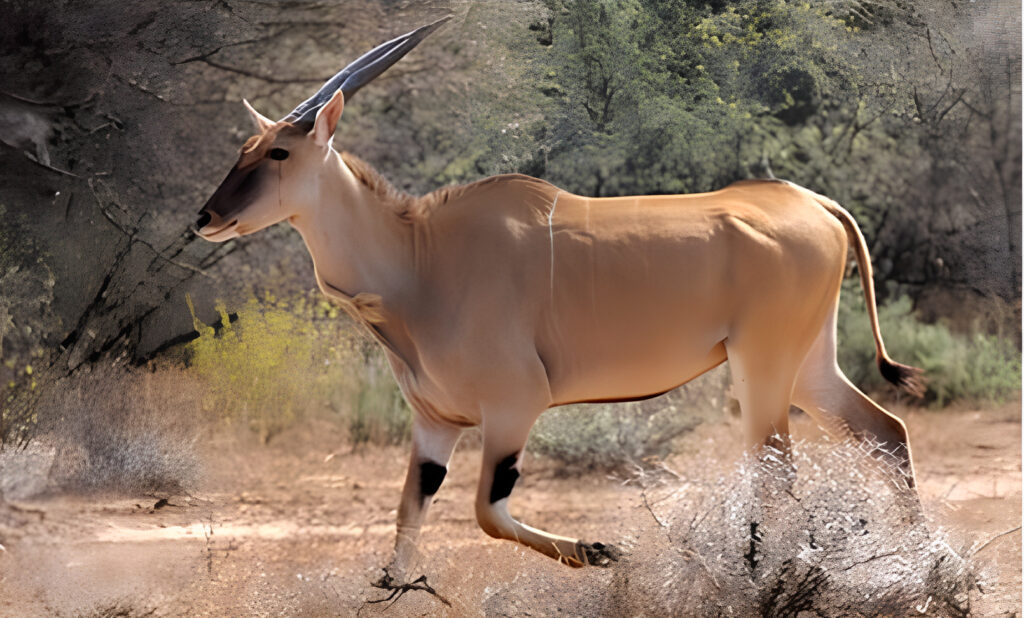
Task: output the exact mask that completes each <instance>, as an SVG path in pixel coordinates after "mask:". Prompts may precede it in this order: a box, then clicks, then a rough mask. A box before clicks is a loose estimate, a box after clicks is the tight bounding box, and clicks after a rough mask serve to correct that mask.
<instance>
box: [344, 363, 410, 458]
mask: <svg viewBox="0 0 1024 618" xmlns="http://www.w3.org/2000/svg"><path fill="white" fill-rule="evenodd" d="M373 352H375V353H373V354H368V355H367V357H366V360H365V362H364V363H363V367H362V368H361V370H362V371H363V372H364V375H363V377H362V379H361V380H360V381H359V384H358V386H357V388H356V389H355V392H354V395H353V398H354V402H353V404H352V411H351V413H350V414H349V417H348V428H349V440H350V441H351V442H352V446H353V447H356V448H358V447H359V446H361V445H364V444H380V445H389V444H401V443H403V442H405V441H406V440H408V439H409V436H410V435H411V433H412V411H411V410H410V409H409V406H408V404H406V403H405V399H404V398H403V397H402V392H401V391H400V390H399V389H398V385H397V384H395V380H394V378H393V377H392V376H391V371H390V370H389V369H388V367H387V363H386V362H385V359H384V357H383V355H382V354H380V353H379V351H377V350H374V351H373Z"/></svg>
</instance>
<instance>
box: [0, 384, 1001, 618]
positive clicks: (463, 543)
mask: <svg viewBox="0 0 1024 618" xmlns="http://www.w3.org/2000/svg"><path fill="white" fill-rule="evenodd" d="M897 412H898V413H900V414H901V415H902V416H903V417H904V418H905V419H906V420H907V422H908V425H909V428H910V435H911V436H912V440H913V446H914V456H915V459H916V463H917V473H918V478H919V482H920V489H921V494H922V497H923V499H924V502H925V507H926V511H927V512H928V515H929V518H930V519H931V521H932V525H934V526H939V527H943V528H945V529H947V530H948V531H949V533H950V535H951V537H950V538H954V539H957V540H959V541H962V542H965V543H966V544H967V545H968V546H969V545H970V543H971V542H972V541H973V542H976V543H977V544H979V545H980V544H981V543H984V542H986V541H988V540H989V539H992V538H993V537H996V535H999V534H1000V533H1004V532H1007V531H1011V530H1013V529H1014V528H1017V527H1018V526H1020V524H1021V416H1020V404H1019V403H1016V404H1012V405H1005V406H1000V407H996V408H992V409H986V410H947V411H941V412H935V411H916V410H909V411H908V410H900V409H897ZM795 432H796V434H797V436H806V437H808V438H809V439H815V438H814V437H815V436H816V435H817V429H816V428H815V427H814V426H813V425H812V424H810V423H809V422H808V421H806V419H797V420H796V421H795ZM737 434H738V427H737V426H736V425H735V424H734V423H732V422H721V423H712V424H705V425H702V426H700V427H699V428H698V429H697V430H696V431H694V432H693V433H692V434H690V435H689V436H687V437H686V438H685V440H684V443H683V444H682V448H681V449H680V454H679V455H677V456H675V457H673V458H672V459H671V460H670V461H669V462H668V464H669V465H670V467H671V468H672V469H674V470H676V471H678V472H680V473H681V474H682V475H686V474H687V473H688V471H693V472H694V473H696V472H698V471H701V470H706V469H708V468H709V467H714V466H729V465H730V463H729V462H730V461H732V460H733V459H734V458H735V457H737V456H738V454H739V453H740V445H739V443H738V440H737V438H736V436H737ZM339 442H340V432H339V431H338V430H337V429H336V428H334V427H333V426H330V425H327V424H324V425H323V426H320V425H316V426H307V427H305V428H303V429H302V430H295V431H292V432H290V433H287V434H285V435H282V436H281V437H280V438H278V439H277V440H276V441H275V442H273V443H271V445H269V446H266V447H263V446H258V445H257V444H256V442H255V440H253V439H252V438H251V437H248V436H243V437H239V436H237V435H224V436H221V437H220V438H217V439H216V440H215V441H214V442H212V443H210V444H209V445H207V447H206V448H205V454H204V459H205V466H206V473H205V477H204V479H203V481H202V483H201V485H200V487H199V489H198V490H197V491H195V493H193V494H192V495H188V496H183V495H175V496H136V497H132V498H124V497H102V496H67V495H62V496H50V497H45V498H34V499H31V500H25V501H20V502H13V503H8V504H7V505H6V506H4V505H2V504H0V543H2V544H3V548H4V549H3V551H0V614H2V615H4V616H49V615H56V616H143V615H153V616H178V615H189V616H249V615H318V616H319V615H324V616H326V615H343V616H348V615H355V614H357V612H358V613H359V614H360V615H375V614H377V613H380V612H382V611H384V608H385V605H383V604H379V605H371V604H366V603H365V602H366V601H367V600H371V599H378V598H380V597H381V596H382V595H381V593H380V591H378V590H374V589H372V588H371V587H370V586H369V585H368V584H369V582H370V581H371V580H374V579H376V578H377V577H378V576H379V574H380V573H379V570H378V567H380V566H381V565H383V564H384V563H385V562H386V560H387V558H388V556H389V550H390V548H391V544H392V542H393V534H394V518H395V506H396V504H397V500H398V494H399V491H400V486H401V482H402V478H403V474H404V470H405V466H406V452H405V449H403V448H386V449H368V450H366V451H365V452H359V453H351V452H346V450H345V448H344V447H340V446H339ZM467 442H471V441H467ZM336 450H337V451H340V452H335V451H336ZM332 454H333V455H332ZM478 459H479V453H478V452H477V451H475V450H474V449H473V448H472V446H465V447H460V450H459V451H458V452H457V453H456V455H455V457H454V459H453V462H452V466H451V472H450V473H449V476H448V479H447V480H446V481H445V483H444V486H443V487H442V490H441V491H440V493H439V494H438V498H437V500H436V502H435V504H434V506H433V507H432V510H431V513H430V517H429V523H428V525H427V526H426V527H425V529H424V531H423V537H422V539H421V543H420V552H421V554H420V556H419V562H418V564H417V569H416V573H424V574H426V575H427V577H428V581H429V583H430V584H431V585H433V586H434V587H435V588H436V589H437V591H438V593H440V594H441V595H443V596H444V597H445V598H446V600H447V601H448V602H450V603H451V606H450V607H448V606H445V605H443V604H442V603H441V601H439V600H438V599H436V598H435V597H432V596H430V595H427V594H425V593H422V592H416V593H410V594H408V595H407V596H405V597H404V598H401V599H399V600H398V602H397V603H396V604H395V605H394V606H392V607H390V608H389V609H387V610H386V614H385V615H395V616H421V615H424V616H425V615H455V616H462V615H520V612H519V611H517V609H516V607H517V606H516V601H515V599H516V598H521V599H523V600H527V599H528V600H529V601H530V606H531V607H533V608H536V607H537V604H538V599H540V600H541V601H543V598H544V597H545V595H559V594H561V595H563V596H564V595H565V594H567V593H575V594H579V595H582V596H583V597H585V596H586V595H587V591H588V590H592V589H593V587H594V586H601V585H605V584H606V583H607V578H605V579H601V578H600V577H597V576H595V575H594V574H593V572H594V571H596V570H597V569H590V570H586V569H583V570H571V569H568V568H567V567H563V566H560V565H558V564H556V563H554V562H553V561H551V560H549V559H547V558H544V557H542V556H539V555H536V554H534V553H531V552H527V551H524V550H522V549H520V548H518V547H517V546H516V545H514V544H513V543H509V542H499V541H495V540H492V539H490V538H488V537H486V536H485V535H484V534H483V533H482V532H481V531H480V530H479V529H478V528H477V526H476V523H475V521H474V517H473V501H472V496H473V493H474V491H475V483H476V472H477V466H478ZM559 473H560V469H559V466H557V465H556V464H553V463H552V462H546V461H540V460H537V459H529V460H528V461H527V469H526V473H525V476H524V477H523V479H522V480H521V481H520V484H519V486H518V487H517V488H516V492H515V494H514V495H513V499H512V505H511V510H512V512H513V515H515V516H516V517H517V518H519V519H520V520H522V521H524V522H527V523H530V524H531V525H534V526H537V527H540V528H543V529H547V530H550V531H553V532H558V533H564V534H571V535H576V536H580V537H582V538H584V539H587V540H590V541H612V542H616V541H617V539H619V538H620V537H622V536H623V535H624V534H627V532H628V530H627V529H629V528H630V526H632V525H633V524H635V523H636V522H638V521H640V520H641V519H643V518H645V517H649V514H648V513H647V512H646V511H645V510H644V509H643V508H642V506H641V500H640V491H639V489H638V488H637V485H636V483H627V482H624V479H622V478H616V477H613V476H608V475H601V474H590V475H586V476H583V477H569V478H567V477H564V476H561V475H560V474H559ZM161 498H166V500H167V502H166V504H161V505H160V508H154V507H155V506H156V505H157V503H158V500H159V499H161ZM977 560H978V561H980V563H982V564H983V565H984V567H985V569H986V572H987V573H988V577H987V578H986V579H985V580H984V583H983V587H982V592H981V593H979V594H978V595H977V596H976V598H975V603H974V615H979V616H1003V615H1006V616H1014V615H1020V610H1021V596H1020V590H1021V534H1020V531H1019V528H1018V529H1017V531H1015V532H1010V533H1008V534H1005V535H1003V536H1000V537H998V538H996V539H995V540H994V541H992V542H991V543H990V544H989V545H987V546H986V547H984V548H983V549H982V550H981V551H980V552H979V553H978V554H977ZM527 574H528V577H527ZM538 581H547V582H549V583H550V585H538V584H537V582H538ZM520 582H526V583H523V584H522V585H520V584H519V583H520ZM499 591H500V592H501V593H502V595H503V596H501V599H503V600H502V602H501V606H500V607H496V606H495V603H494V602H493V599H494V595H495V594H496V593H498V592H499ZM510 591H511V592H510ZM510 594H511V597H510ZM509 598H512V601H508V599H509ZM552 598H553V597H552ZM581 598H582V597H581ZM489 600H490V601H491V602H488V601H489ZM541 606H543V603H542V602H541ZM533 611H536V610H533ZM588 611H590V610H588ZM908 611H909V610H908ZM550 613H559V615H565V614H566V613H567V612H566V611H565V610H564V606H559V607H553V608H552V610H551V612H550ZM568 613H572V612H571V611H569V612H568ZM581 613H584V612H583V610H581ZM911 613H913V612H911ZM533 615H536V613H534V614H533Z"/></svg>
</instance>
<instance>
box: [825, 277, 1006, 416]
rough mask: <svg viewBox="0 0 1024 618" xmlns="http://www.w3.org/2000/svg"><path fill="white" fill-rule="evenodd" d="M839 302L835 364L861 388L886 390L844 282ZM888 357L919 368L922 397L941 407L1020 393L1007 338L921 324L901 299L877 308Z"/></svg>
mask: <svg viewBox="0 0 1024 618" xmlns="http://www.w3.org/2000/svg"><path fill="white" fill-rule="evenodd" d="M847 284H848V285H846V286H844V290H843V295H842V297H841V300H840V303H839V323H838V327H837V328H838V335H839V341H838V344H839V350H838V356H839V365H840V367H842V369H843V371H844V372H845V373H846V375H847V376H848V377H849V378H850V380H851V381H852V382H854V383H855V384H857V385H858V386H859V387H860V388H862V389H865V390H879V389H883V388H889V385H888V383H887V382H885V380H884V379H883V378H882V376H881V375H880V374H879V372H878V369H877V367H876V366H875V343H874V339H873V338H872V335H871V327H870V323H869V322H868V316H867V310H866V308H865V306H864V297H863V295H862V294H861V291H860V287H859V285H857V284H856V282H853V281H849V282H847ZM878 317H879V322H880V326H881V329H882V337H883V339H884V340H885V346H886V349H887V350H888V352H889V355H890V356H892V357H893V358H894V359H895V360H897V361H899V362H902V363H907V364H910V365H914V366H917V367H920V368H921V369H923V370H924V373H925V378H926V379H927V381H928V392H927V393H926V395H925V398H926V400H927V401H929V402H930V403H932V404H933V405H936V406H942V405H945V404H948V403H949V402H951V401H953V400H957V399H963V400H968V401H1002V400H1005V399H1007V398H1009V397H1012V396H1014V395H1016V394H1019V393H1020V384H1021V355H1020V352H1019V351H1018V350H1017V346H1016V344H1015V343H1014V342H1013V341H1012V340H1011V339H1010V338H1004V337H1000V336H993V335H985V334H982V333H975V334H973V335H959V334H955V333H953V332H951V331H950V330H949V329H948V328H947V327H945V326H943V325H942V324H925V323H922V322H920V321H919V320H917V319H916V318H915V316H914V313H913V310H912V307H911V302H910V299H909V298H907V297H902V298H900V299H898V300H897V301H895V302H892V303H889V304H887V305H883V306H882V307H880V308H879V312H878Z"/></svg>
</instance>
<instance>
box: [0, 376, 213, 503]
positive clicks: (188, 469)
mask: <svg viewBox="0 0 1024 618" xmlns="http://www.w3.org/2000/svg"><path fill="white" fill-rule="evenodd" d="M199 396H200V389H199V387H198V386H197V385H196V384H195V382H194V381H192V380H191V379H189V378H188V377H187V376H185V375H183V374H182V373H181V372H179V371H175V370H169V369H167V370H162V371H158V372H148V371H143V370H132V369H129V368H127V367H123V366H118V365H97V366H96V367H94V368H93V370H92V371H90V372H88V373H86V372H79V373H78V374H76V375H75V376H74V377H72V378H67V379H65V380H63V381H60V382H56V383H55V384H53V385H52V387H51V388H50V389H48V391H47V393H46V395H45V396H44V397H43V399H42V400H41V401H40V404H39V412H38V413H39V422H40V429H41V435H40V438H39V439H38V440H37V441H36V442H35V443H34V444H33V445H30V447H29V448H28V449H25V450H21V451H16V450H8V451H6V452H4V453H3V454H2V456H0V478H3V479H4V481H3V483H2V484H0V489H3V488H6V491H5V493H6V494H7V495H8V497H15V496H14V495H12V494H17V497H28V495H31V494H34V493H42V492H44V491H56V490H70V491H93V490H102V491H117V492H127V493H144V492H180V491H184V490H187V489H189V488H191V487H193V486H194V485H195V483H196V481H197V480H198V477H199V472H200V465H199V456H198V453H197V452H196V439H197V437H198V435H199V431H200V420H199V416H198V411H199ZM12 488H13V489H14V491H12Z"/></svg>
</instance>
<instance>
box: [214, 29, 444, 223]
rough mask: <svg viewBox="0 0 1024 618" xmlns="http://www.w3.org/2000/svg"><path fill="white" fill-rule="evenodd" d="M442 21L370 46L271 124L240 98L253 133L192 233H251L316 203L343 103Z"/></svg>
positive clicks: (269, 120)
mask: <svg viewBox="0 0 1024 618" xmlns="http://www.w3.org/2000/svg"><path fill="white" fill-rule="evenodd" d="M448 19H449V17H443V18H441V19H439V20H437V21H435V22H433V23H431V24H428V25H426V26H423V27H421V28H417V29H416V30H413V31H412V32H409V33H407V34H404V35H402V36H400V37H397V38H395V39H392V40H390V41H387V42H386V43H382V44H380V45H378V46H377V47H375V48H373V49H371V50H370V51H369V52H367V53H365V54H363V55H362V56H360V57H359V58H358V59H356V60H355V61H354V62H352V64H350V65H348V66H347V67H345V68H344V69H342V70H341V71H339V72H338V73H337V74H336V75H335V76H334V77H332V78H331V79H329V80H328V81H327V83H325V84H324V85H323V86H322V87H321V88H320V90H318V91H317V93H316V94H314V95H313V96H312V97H310V98H309V99H307V100H305V101H303V102H302V103H300V104H299V106H298V107H296V108H295V109H294V110H292V112H291V113H289V114H288V115H287V116H285V117H284V118H282V119H281V120H278V121H277V122H275V121H273V120H271V119H269V118H267V117H266V116H263V115H262V114H260V113H259V112H257V111H256V110H255V109H253V107H252V106H251V105H249V103H248V101H244V100H243V102H242V103H243V104H244V105H245V108H246V109H247V110H248V111H249V115H250V116H251V117H252V121H253V124H254V125H255V127H256V134H255V135H253V136H252V137H250V138H249V139H248V140H247V141H246V142H245V144H244V145H243V146H242V151H241V153H240V154H239V157H238V162H237V163H235V166H234V167H233V168H231V171H230V172H228V175H227V178H225V179H224V180H223V182H221V184H220V186H219V187H217V190H216V191H215V192H214V193H213V195H212V196H211V197H210V199H209V200H208V201H207V202H206V204H205V205H204V206H203V208H202V209H201V210H200V211H199V219H198V220H197V221H196V223H195V230H196V233H197V234H199V235H200V236H202V237H203V238H205V239H206V240H210V241H214V242H222V241H225V240H229V239H231V238H236V237H238V236H242V235H245V234H251V233H252V232H256V231H258V230H261V229H263V228H266V227H269V226H271V225H273V224H275V223H278V222H280V221H284V220H286V219H289V218H290V217H292V216H293V215H294V214H295V212H296V208H297V207H298V206H300V205H302V204H308V203H309V202H310V201H311V200H315V199H316V195H315V193H316V187H317V186H318V182H317V176H318V174H319V173H320V171H321V168H322V167H323V166H324V163H325V161H326V160H327V158H328V157H327V155H328V154H329V153H330V151H331V150H332V145H331V139H332V137H333V136H334V129H335V127H336V126H337V123H338V118H339V117H340V116H341V110H342V107H343V106H344V104H345V100H346V99H350V98H351V97H352V95H354V94H355V93H356V91H357V90H359V89H360V88H362V87H363V86H365V85H366V84H367V83H369V82H370V81H371V80H373V79H374V78H375V77H377V76H378V75H380V74H381V73H383V72H384V71H385V70H386V69H387V68H388V67H390V66H391V65H393V64H394V63H396V62H398V60H399V59H400V58H401V57H402V56H404V55H405V54H407V53H408V52H409V51H410V50H411V49H412V48H413V47H416V45H417V44H418V43H419V42H420V41H422V40H423V39H424V38H426V36H427V35H429V34H430V33H431V32H433V31H434V30H436V29H437V28H439V27H440V26H441V25H442V24H443V23H444V22H446V21H448Z"/></svg>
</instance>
